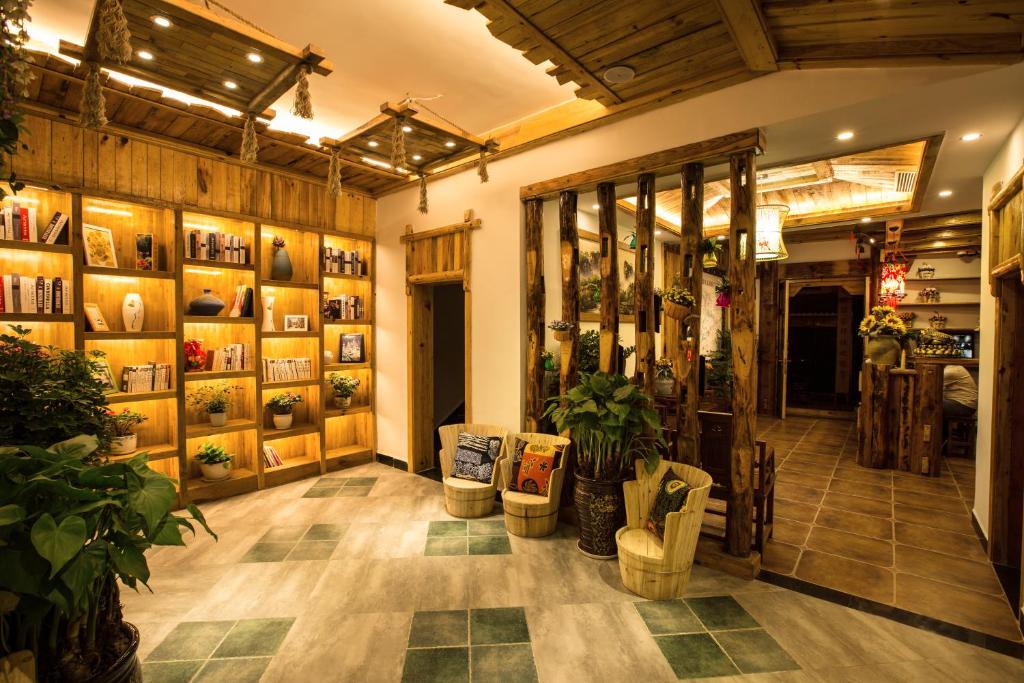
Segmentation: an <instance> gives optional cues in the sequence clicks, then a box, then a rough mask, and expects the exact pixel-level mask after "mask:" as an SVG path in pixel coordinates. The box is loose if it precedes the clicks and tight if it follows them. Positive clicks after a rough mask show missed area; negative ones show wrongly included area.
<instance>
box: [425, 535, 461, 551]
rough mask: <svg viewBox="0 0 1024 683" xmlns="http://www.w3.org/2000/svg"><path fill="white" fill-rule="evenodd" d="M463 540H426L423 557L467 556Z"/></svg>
mask: <svg viewBox="0 0 1024 683" xmlns="http://www.w3.org/2000/svg"><path fill="white" fill-rule="evenodd" d="M468 553H469V550H468V548H467V544H466V539H465V538H428V539H427V547H426V549H425V550H424V551H423V554H424V555H467V554H468Z"/></svg>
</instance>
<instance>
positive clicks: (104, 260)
mask: <svg viewBox="0 0 1024 683" xmlns="http://www.w3.org/2000/svg"><path fill="white" fill-rule="evenodd" d="M82 243H83V244H84V246H85V265H87V266H98V267H100V268H117V250H115V249H114V234H113V233H112V232H110V228H103V227H100V226H98V225H89V224H88V223H86V224H84V225H82Z"/></svg>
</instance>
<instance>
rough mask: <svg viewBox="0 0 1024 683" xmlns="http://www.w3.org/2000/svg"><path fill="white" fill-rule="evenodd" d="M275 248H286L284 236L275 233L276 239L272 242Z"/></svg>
mask: <svg viewBox="0 0 1024 683" xmlns="http://www.w3.org/2000/svg"><path fill="white" fill-rule="evenodd" d="M270 244H271V245H272V246H273V247H274V249H284V244H285V242H284V238H283V237H281V236H279V235H274V239H273V240H272V241H271V242H270Z"/></svg>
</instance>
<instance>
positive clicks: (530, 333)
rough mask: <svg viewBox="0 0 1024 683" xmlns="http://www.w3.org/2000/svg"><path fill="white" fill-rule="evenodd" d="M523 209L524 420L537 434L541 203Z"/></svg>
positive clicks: (539, 409)
mask: <svg viewBox="0 0 1024 683" xmlns="http://www.w3.org/2000/svg"><path fill="white" fill-rule="evenodd" d="M525 205H526V419H525V420H524V425H525V429H526V431H528V432H539V431H540V423H541V416H542V415H543V414H544V360H543V351H544V200H542V199H528V200H527V201H526V202H525Z"/></svg>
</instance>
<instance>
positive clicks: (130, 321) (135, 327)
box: [121, 292, 146, 332]
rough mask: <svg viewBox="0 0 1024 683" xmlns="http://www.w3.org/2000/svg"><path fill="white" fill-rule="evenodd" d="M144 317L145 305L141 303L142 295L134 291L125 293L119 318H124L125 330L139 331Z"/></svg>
mask: <svg viewBox="0 0 1024 683" xmlns="http://www.w3.org/2000/svg"><path fill="white" fill-rule="evenodd" d="M145 317H146V306H145V304H143V303H142V297H141V296H139V295H138V294H137V293H135V292H128V293H127V294H125V295H124V302H122V304H121V318H122V320H124V329H125V332H141V331H142V323H143V321H144V320H145Z"/></svg>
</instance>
